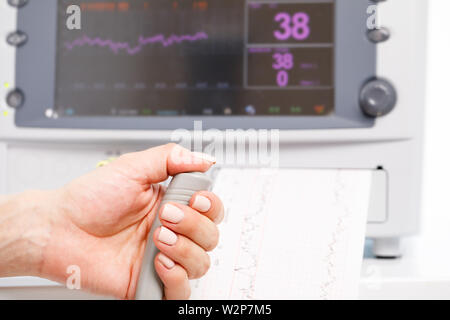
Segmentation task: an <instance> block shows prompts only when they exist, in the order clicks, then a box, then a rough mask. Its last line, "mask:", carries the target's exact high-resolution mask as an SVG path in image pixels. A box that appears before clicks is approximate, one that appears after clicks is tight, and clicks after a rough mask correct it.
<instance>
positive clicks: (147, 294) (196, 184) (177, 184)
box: [136, 172, 212, 300]
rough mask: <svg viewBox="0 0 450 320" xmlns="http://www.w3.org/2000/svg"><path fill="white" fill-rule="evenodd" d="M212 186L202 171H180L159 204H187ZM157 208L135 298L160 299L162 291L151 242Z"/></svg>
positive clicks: (159, 223) (155, 250) (157, 225)
mask: <svg viewBox="0 0 450 320" xmlns="http://www.w3.org/2000/svg"><path fill="white" fill-rule="evenodd" d="M211 187H212V180H211V179H210V178H209V177H208V176H207V175H206V174H204V173H200V172H191V173H180V174H178V175H176V176H175V177H173V179H172V181H171V183H170V184H169V187H168V188H167V191H166V194H165V196H164V198H163V200H162V201H161V206H163V205H164V204H165V203H167V202H176V203H179V204H184V205H188V204H189V201H190V200H191V198H192V196H193V195H194V194H195V193H196V192H198V191H209V190H210V189H211ZM158 215H159V209H158V212H157V216H156V217H155V221H154V222H153V226H152V229H151V231H150V233H149V235H148V239H147V246H146V248H145V253H144V258H143V260H142V267H141V274H140V276H139V282H138V287H137V291H136V300H161V299H162V298H163V295H164V292H163V287H162V284H161V280H160V279H159V277H158V274H157V273H156V270H155V267H154V264H153V263H154V260H155V257H156V255H157V253H158V249H157V248H156V246H155V245H154V243H153V234H154V232H155V231H156V229H158V228H159V227H160V226H161V222H160V221H159V216H158Z"/></svg>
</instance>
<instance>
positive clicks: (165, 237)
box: [158, 227, 178, 246]
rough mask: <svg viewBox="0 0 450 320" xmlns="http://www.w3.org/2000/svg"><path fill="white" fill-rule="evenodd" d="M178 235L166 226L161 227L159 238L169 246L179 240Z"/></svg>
mask: <svg viewBox="0 0 450 320" xmlns="http://www.w3.org/2000/svg"><path fill="white" fill-rule="evenodd" d="M177 239H178V237H177V235H176V234H175V233H173V232H172V231H170V230H169V229H167V228H166V227H161V229H160V230H159V236H158V240H159V241H161V242H162V243H165V244H167V245H169V246H173V245H174V244H175V243H176V242H177Z"/></svg>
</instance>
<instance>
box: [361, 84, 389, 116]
mask: <svg viewBox="0 0 450 320" xmlns="http://www.w3.org/2000/svg"><path fill="white" fill-rule="evenodd" d="M359 103H360V106H361V109H362V111H363V112H364V113H365V114H366V115H368V116H370V117H374V118H376V117H382V116H385V115H387V114H388V113H390V112H391V111H392V110H394V108H395V105H396V104H397V91H396V90H395V88H394V86H393V85H392V84H391V83H390V82H389V81H387V80H385V79H375V80H371V81H369V82H367V83H366V84H365V85H364V86H363V88H362V89H361V94H360V96H359Z"/></svg>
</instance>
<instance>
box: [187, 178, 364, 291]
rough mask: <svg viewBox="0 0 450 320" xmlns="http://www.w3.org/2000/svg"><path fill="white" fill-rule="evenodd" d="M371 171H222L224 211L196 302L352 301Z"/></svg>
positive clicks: (220, 186)
mask: <svg viewBox="0 0 450 320" xmlns="http://www.w3.org/2000/svg"><path fill="white" fill-rule="evenodd" d="M370 182H371V172H370V171H362V170H297V169H279V170H277V169H222V170H221V171H220V172H219V173H218V175H217V178H216V185H215V188H214V192H216V193H217V194H218V195H219V196H220V197H221V198H222V200H223V202H224V204H225V207H226V214H225V220H224V222H223V224H222V225H221V226H220V231H221V240H220V243H219V246H218V248H217V249H216V250H215V251H214V252H213V253H212V254H211V261H212V268H211V270H210V271H209V272H208V274H207V275H206V277H205V278H203V279H201V280H196V281H193V292H192V298H193V299H341V298H342V299H344V298H356V295H357V288H358V282H359V274H360V267H361V261H362V251H363V243H364V234H365V223H366V218H367V211H368V203H369V193H370Z"/></svg>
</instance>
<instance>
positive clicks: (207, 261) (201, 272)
mask: <svg viewBox="0 0 450 320" xmlns="http://www.w3.org/2000/svg"><path fill="white" fill-rule="evenodd" d="M209 268H211V258H210V257H209V255H207V254H205V259H203V263H202V265H201V268H200V270H199V277H203V276H204V275H205V274H206V273H207V272H208V270H209Z"/></svg>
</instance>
